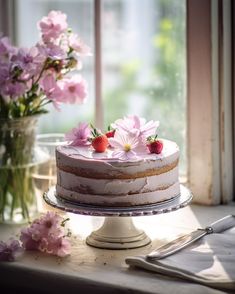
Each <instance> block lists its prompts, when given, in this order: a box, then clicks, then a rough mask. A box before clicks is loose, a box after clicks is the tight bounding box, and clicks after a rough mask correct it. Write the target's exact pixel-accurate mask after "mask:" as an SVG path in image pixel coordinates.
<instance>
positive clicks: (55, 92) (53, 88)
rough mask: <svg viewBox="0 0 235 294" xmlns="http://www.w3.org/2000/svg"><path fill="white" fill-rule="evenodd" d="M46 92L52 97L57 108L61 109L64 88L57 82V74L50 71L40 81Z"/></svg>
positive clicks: (49, 97) (48, 96)
mask: <svg viewBox="0 0 235 294" xmlns="http://www.w3.org/2000/svg"><path fill="white" fill-rule="evenodd" d="M40 86H41V87H42V89H43V91H44V94H45V95H46V96H47V98H48V99H50V100H51V101H52V103H53V105H54V107H55V108H56V109H57V110H60V107H59V104H60V100H61V99H62V98H61V97H62V94H63V92H62V90H61V88H60V87H59V85H58V83H57V82H56V79H55V76H54V75H53V74H52V73H48V74H47V75H46V76H45V77H43V78H42V79H41V81H40Z"/></svg>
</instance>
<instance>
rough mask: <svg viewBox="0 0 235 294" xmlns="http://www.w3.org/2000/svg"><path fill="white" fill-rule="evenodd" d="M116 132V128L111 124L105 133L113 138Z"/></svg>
mask: <svg viewBox="0 0 235 294" xmlns="http://www.w3.org/2000/svg"><path fill="white" fill-rule="evenodd" d="M114 134H115V130H112V129H111V127H110V126H108V131H107V132H106V133H105V135H106V137H107V138H113V137H114Z"/></svg>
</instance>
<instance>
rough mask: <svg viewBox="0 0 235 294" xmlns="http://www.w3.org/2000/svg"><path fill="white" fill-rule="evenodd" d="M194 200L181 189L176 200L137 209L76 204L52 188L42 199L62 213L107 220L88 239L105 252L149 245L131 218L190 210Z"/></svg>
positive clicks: (142, 232)
mask: <svg viewBox="0 0 235 294" xmlns="http://www.w3.org/2000/svg"><path fill="white" fill-rule="evenodd" d="M192 197H193V196H192V193H191V192H190V190H189V189H187V188H186V187H185V186H183V185H181V186H180V194H179V195H178V196H176V197H174V198H173V199H169V200H166V201H162V202H159V203H156V204H152V205H141V206H134V207H101V206H95V205H82V204H77V203H74V202H72V201H66V200H64V199H62V198H59V197H58V196H56V190H55V187H51V188H50V189H49V191H48V192H46V193H44V195H43V198H44V200H45V201H46V203H47V204H49V205H51V206H53V207H55V208H58V209H60V210H63V211H67V212H72V213H75V214H82V215H90V216H105V220H104V223H103V225H102V226H101V227H100V228H99V229H98V230H96V231H93V232H92V233H91V234H90V235H89V236H88V237H87V238H86V243H87V244H88V245H91V246H94V247H98V248H105V249H131V248H138V247H142V246H145V245H147V244H149V243H150V242H151V240H150V238H149V237H148V236H147V235H146V234H145V232H144V231H142V230H139V229H138V228H136V227H135V225H134V223H133V220H132V217H134V216H145V215H156V214H161V213H168V212H171V211H174V210H177V209H180V208H183V207H185V206H187V205H188V204H189V203H190V202H191V200H192Z"/></svg>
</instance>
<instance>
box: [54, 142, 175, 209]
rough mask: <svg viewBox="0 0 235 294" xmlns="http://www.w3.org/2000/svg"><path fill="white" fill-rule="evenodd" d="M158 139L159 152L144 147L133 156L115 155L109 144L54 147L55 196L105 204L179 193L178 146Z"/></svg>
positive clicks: (151, 199)
mask: <svg viewBox="0 0 235 294" xmlns="http://www.w3.org/2000/svg"><path fill="white" fill-rule="evenodd" d="M161 142H162V144H163V149H162V151H161V153H160V154H156V153H150V152H149V151H148V150H147V149H146V152H142V153H141V154H138V156H137V157H136V158H134V159H133V158H131V159H122V158H117V156H116V155H115V156H114V154H115V152H116V150H115V148H113V147H110V146H109V147H108V148H106V150H105V151H104V152H97V151H95V149H94V148H93V147H92V146H91V145H88V146H72V145H66V146H59V147H57V149H56V164H57V185H56V195H57V196H59V197H60V198H63V199H66V200H69V201H72V202H74V203H79V204H92V205H96V206H105V207H107V206H108V207H130V206H136V205H146V204H154V203H157V202H161V201H164V200H167V199H170V198H173V197H175V196H177V195H179V193H180V185H179V174H178V162H179V147H178V146H177V144H176V143H175V142H172V141H169V140H165V139H161ZM126 145H127V144H126Z"/></svg>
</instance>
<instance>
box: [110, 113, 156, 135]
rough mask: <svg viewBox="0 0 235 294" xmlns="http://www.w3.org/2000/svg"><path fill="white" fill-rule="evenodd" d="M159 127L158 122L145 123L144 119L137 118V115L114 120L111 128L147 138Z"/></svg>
mask: <svg viewBox="0 0 235 294" xmlns="http://www.w3.org/2000/svg"><path fill="white" fill-rule="evenodd" d="M158 126H159V121H153V120H151V121H149V122H147V123H146V120H145V119H144V118H141V117H138V116H137V115H133V116H128V117H124V118H123V119H118V120H116V121H115V122H114V123H113V124H112V127H113V128H114V129H120V130H123V131H125V132H131V133H133V134H136V135H137V136H143V137H144V138H147V137H149V136H151V135H153V134H154V133H156V129H157V128H158Z"/></svg>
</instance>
